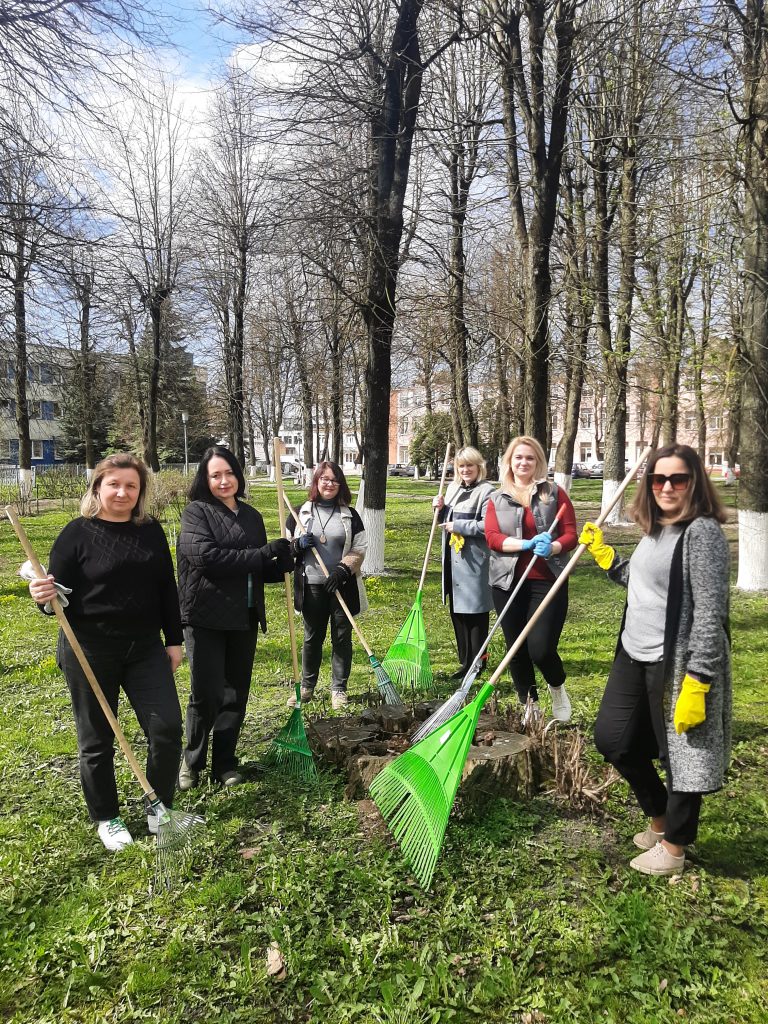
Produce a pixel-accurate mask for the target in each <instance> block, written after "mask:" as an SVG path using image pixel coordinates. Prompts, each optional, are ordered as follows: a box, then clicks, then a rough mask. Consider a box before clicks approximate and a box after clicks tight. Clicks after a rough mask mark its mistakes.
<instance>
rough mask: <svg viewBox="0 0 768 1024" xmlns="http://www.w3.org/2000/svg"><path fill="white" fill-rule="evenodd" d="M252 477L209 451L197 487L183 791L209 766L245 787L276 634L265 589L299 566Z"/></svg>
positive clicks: (182, 569)
mask: <svg viewBox="0 0 768 1024" xmlns="http://www.w3.org/2000/svg"><path fill="white" fill-rule="evenodd" d="M244 494H245V477H244V476H243V471H242V469H241V467H240V463H239V462H238V461H237V459H236V458H235V456H234V455H233V454H232V452H231V451H229V449H228V448H224V447H222V446H221V445H214V446H213V447H211V448H208V449H207V450H206V452H205V453H204V455H203V457H202V459H201V460H200V465H199V466H198V467H197V472H196V473H195V477H194V479H193V481H192V486H191V487H190V489H189V498H190V501H189V504H188V505H187V507H186V508H185V509H184V512H183V513H182V516H181V533H180V534H179V542H178V546H177V556H178V567H179V598H180V602H181V620H182V622H183V623H184V639H185V640H186V644H187V657H188V658H189V666H190V672H191V689H190V695H189V707H188V708H187V745H186V747H185V749H184V756H183V757H182V760H181V768H180V769H179V789H181V790H188V789H194V787H195V786H197V784H198V782H199V781H200V775H201V773H202V772H203V770H204V769H205V766H206V763H207V761H208V752H209V751H208V748H209V746H210V763H211V777H212V778H213V779H214V780H215V781H216V782H218V783H220V784H221V785H222V786H236V785H238V784H239V783H241V782H242V781H243V776H242V773H241V772H240V771H239V770H238V758H237V753H236V749H237V741H238V739H239V737H240V730H241V728H242V726H243V721H244V720H245V711H246V707H247V704H248V694H249V693H250V689H251V675H252V674H253V661H254V656H255V654H256V637H257V634H258V630H259V627H261V630H262V632H263V633H266V631H267V616H266V611H265V604H264V584H265V583H279V582H282V580H283V577H284V574H285V573H286V572H290V571H291V570H292V569H293V564H294V560H293V555H292V553H291V546H290V544H289V543H288V541H287V540H284V539H283V538H281V537H279V538H277V539H276V540H272V541H267V533H266V530H265V528H264V520H263V519H262V517H261V513H260V512H258V511H257V510H256V509H255V508H254V507H253V506H252V505H249V504H247V503H246V502H244V501H243V500H242V498H243V495H244Z"/></svg>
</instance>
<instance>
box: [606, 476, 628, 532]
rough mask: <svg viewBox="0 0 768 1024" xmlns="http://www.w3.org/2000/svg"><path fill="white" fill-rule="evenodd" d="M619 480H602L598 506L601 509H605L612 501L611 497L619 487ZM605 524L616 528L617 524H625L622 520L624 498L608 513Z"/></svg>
mask: <svg viewBox="0 0 768 1024" xmlns="http://www.w3.org/2000/svg"><path fill="white" fill-rule="evenodd" d="M621 483H622V481H621V480H603V497H602V502H601V505H600V508H601V509H606V508H608V506H609V505H610V503H611V502H612V501H613V496H614V495H615V494H616V491H618V489H619V487H620V486H621ZM605 522H606V523H609V524H612V525H613V526H618V525H619V523H623V522H625V519H624V498H622V499H621V501H617V502H616V505H615V506H614V508H613V509H612V510H611V511H610V512H609V513H608V515H607V517H606V519H605Z"/></svg>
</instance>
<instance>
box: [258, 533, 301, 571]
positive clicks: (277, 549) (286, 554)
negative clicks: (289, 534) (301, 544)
mask: <svg viewBox="0 0 768 1024" xmlns="http://www.w3.org/2000/svg"><path fill="white" fill-rule="evenodd" d="M261 554H262V557H263V558H278V559H280V558H281V559H282V560H283V561H285V560H286V558H290V559H291V565H293V555H292V554H291V542H290V541H289V540H286V539H285V538H284V537H278V538H277V540H271V541H270V542H269V543H268V544H265V545H264V547H263V548H262V549H261Z"/></svg>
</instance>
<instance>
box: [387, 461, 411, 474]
mask: <svg viewBox="0 0 768 1024" xmlns="http://www.w3.org/2000/svg"><path fill="white" fill-rule="evenodd" d="M415 473H416V467H415V466H406V464H405V463H404V462H396V463H394V464H393V465H390V466H387V476H414V474H415Z"/></svg>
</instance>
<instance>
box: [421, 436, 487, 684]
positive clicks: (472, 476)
mask: <svg viewBox="0 0 768 1024" xmlns="http://www.w3.org/2000/svg"><path fill="white" fill-rule="evenodd" d="M453 468H454V473H455V474H456V479H454V480H453V482H452V483H450V484H449V485H448V490H447V491H446V492H445V498H443V497H442V495H440V496H438V497H437V498H434V499H433V502H432V505H433V507H434V508H438V509H440V524H441V526H442V528H443V559H442V561H443V579H442V591H443V602H444V603H447V604H448V607H449V609H450V613H451V622H452V623H453V631H454V633H455V635H456V648H457V650H458V655H459V668H458V670H457V671H456V672H454V673H453V675H452V676H451V679H463V678H464V676H465V675H466V674H467V672H468V671H469V669H470V668H471V667H472V663H473V662H474V660H475V658H476V657H477V653H478V651H479V650H480V648H481V647H482V646H483V641H484V640H485V638H486V637H487V636H488V619H489V615H490V611H491V608H492V607H493V600H492V598H491V587H490V584H489V583H488V556H489V551H488V545H487V544H486V543H485V533H484V530H483V520H484V519H485V508H486V506H487V504H488V499H489V498H490V496H491V494H493V487H492V486H491V485H490V484H489V483H486V482H485V472H486V471H485V459H484V458H483V456H482V455H481V454H480V452H479V451H478V450H477V448H471V447H467V448H462V449H461V450H460V451H458V452H457V453H456V457H455V458H454V460H453Z"/></svg>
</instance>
